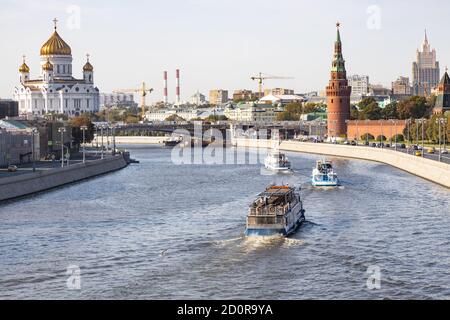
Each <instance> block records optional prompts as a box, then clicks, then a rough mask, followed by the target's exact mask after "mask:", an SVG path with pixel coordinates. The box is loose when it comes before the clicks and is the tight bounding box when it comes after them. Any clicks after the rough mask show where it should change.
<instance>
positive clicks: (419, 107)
mask: <svg viewBox="0 0 450 320" xmlns="http://www.w3.org/2000/svg"><path fill="white" fill-rule="evenodd" d="M397 109H398V116H399V118H400V119H420V118H424V117H428V116H429V115H430V114H431V109H432V106H430V105H429V104H428V102H427V99H426V98H425V97H419V96H414V97H411V98H409V99H407V100H404V101H401V102H400V103H399V104H398V108H397Z"/></svg>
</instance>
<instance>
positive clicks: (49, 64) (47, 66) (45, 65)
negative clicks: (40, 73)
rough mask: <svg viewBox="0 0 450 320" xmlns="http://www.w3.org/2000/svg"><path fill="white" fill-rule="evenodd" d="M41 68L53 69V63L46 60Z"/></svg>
mask: <svg viewBox="0 0 450 320" xmlns="http://www.w3.org/2000/svg"><path fill="white" fill-rule="evenodd" d="M42 69H43V70H45V71H53V64H52V63H51V62H50V61H49V60H47V62H46V63H45V64H44V65H43V66H42Z"/></svg>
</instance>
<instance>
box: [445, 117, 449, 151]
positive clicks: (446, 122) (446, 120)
mask: <svg viewBox="0 0 450 320" xmlns="http://www.w3.org/2000/svg"><path fill="white" fill-rule="evenodd" d="M447 124H448V119H447V118H444V150H447Z"/></svg>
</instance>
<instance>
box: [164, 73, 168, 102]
mask: <svg viewBox="0 0 450 320" xmlns="http://www.w3.org/2000/svg"><path fill="white" fill-rule="evenodd" d="M168 103H169V90H168V87H167V71H164V104H168Z"/></svg>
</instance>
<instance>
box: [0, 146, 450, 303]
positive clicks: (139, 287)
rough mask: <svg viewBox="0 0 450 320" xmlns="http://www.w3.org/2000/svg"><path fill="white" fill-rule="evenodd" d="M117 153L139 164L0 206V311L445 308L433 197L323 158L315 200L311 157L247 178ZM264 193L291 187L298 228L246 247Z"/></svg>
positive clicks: (414, 182)
mask: <svg viewBox="0 0 450 320" xmlns="http://www.w3.org/2000/svg"><path fill="white" fill-rule="evenodd" d="M130 151H131V152H132V155H133V157H134V158H137V159H139V160H140V161H141V163H140V164H139V165H131V166H130V167H128V168H126V169H124V170H121V171H118V172H115V173H112V174H109V175H105V176H102V177H99V178H96V179H92V180H89V181H86V182H82V183H78V184H74V185H70V186H67V187H64V188H60V189H58V190H55V191H51V192H48V193H42V194H39V195H36V196H33V197H28V198H25V199H22V200H19V201H13V202H8V203H3V204H1V205H0V221H1V223H0V298H3V299H5V298H6V299H12V298H21V299H29V298H38V299H52V298H62V299H102V298H104V299H115V298H118V299H136V298H140V299H175V298H179V299H403V298H408V299H448V298H450V234H449V230H450V192H449V191H448V190H447V189H445V188H443V187H440V186H437V185H435V184H433V183H430V182H428V181H425V180H422V179H420V178H417V177H414V176H412V175H410V174H408V173H405V172H402V171H399V170H396V169H393V168H391V167H389V166H386V165H383V164H378V163H373V162H367V161H358V160H346V159H332V160H333V161H334V164H335V167H336V169H337V172H338V173H339V176H340V178H341V180H342V186H341V187H340V188H338V189H333V190H320V189H319V190H315V189H312V188H311V187H309V184H308V180H309V175H310V173H311V170H312V167H313V166H314V164H315V161H316V160H317V159H319V157H318V156H314V155H302V154H288V156H289V157H290V160H291V161H292V163H293V167H294V168H295V170H296V173H295V174H294V175H293V176H289V177H274V176H268V175H262V174H261V171H260V167H261V166H260V165H249V164H247V165H174V164H173V163H172V162H171V150H169V149H163V148H160V147H158V146H151V147H138V146H134V147H133V146H132V147H130ZM250 152H253V151H250ZM272 182H278V183H281V182H284V183H290V184H292V185H301V186H303V191H302V196H303V198H304V203H305V208H306V216H307V220H308V222H307V223H306V224H305V225H304V226H303V227H302V228H301V229H300V230H299V232H298V233H296V234H295V235H294V236H292V237H291V238H289V239H282V238H272V239H264V240H248V239H245V238H244V237H243V232H244V228H245V218H246V213H247V207H248V205H249V204H250V203H251V201H252V200H253V199H254V197H255V196H256V195H257V194H258V193H259V192H261V191H263V190H264V188H265V187H266V186H267V185H268V184H270V183H272ZM69 266H77V267H78V268H79V271H80V276H79V277H78V274H75V276H70V275H68V274H67V269H68V267H69ZM72 270H77V269H76V268H75V269H72ZM368 270H369V271H370V272H374V270H375V272H376V276H377V277H378V275H379V277H378V278H379V279H380V282H379V285H380V286H379V287H378V286H376V287H377V288H376V289H375V290H369V289H368V287H367V280H368V278H369V276H371V275H373V273H368ZM378 271H380V273H379V274H378ZM74 277H75V278H74ZM69 278H70V279H69ZM378 278H377V279H378ZM68 279H69V280H71V281H69V282H70V283H69V284H72V285H73V284H74V283H75V284H79V285H80V287H81V290H69V288H71V289H73V288H74V287H73V286H69V287H68V286H67V282H68ZM73 279H76V280H78V279H79V280H80V282H77V281H75V282H72V280H73ZM375 283H377V282H375ZM75 288H76V287H75Z"/></svg>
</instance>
